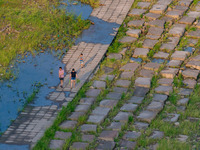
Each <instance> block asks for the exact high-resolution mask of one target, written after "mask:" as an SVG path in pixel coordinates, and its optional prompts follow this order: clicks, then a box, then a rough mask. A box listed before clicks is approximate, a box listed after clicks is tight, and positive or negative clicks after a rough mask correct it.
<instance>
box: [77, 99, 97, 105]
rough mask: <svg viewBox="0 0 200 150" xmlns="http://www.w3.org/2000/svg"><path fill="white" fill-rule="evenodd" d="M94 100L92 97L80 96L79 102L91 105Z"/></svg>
mask: <svg viewBox="0 0 200 150" xmlns="http://www.w3.org/2000/svg"><path fill="white" fill-rule="evenodd" d="M94 101H95V99H94V98H81V100H80V102H79V103H80V104H82V105H92V104H93V103H94Z"/></svg>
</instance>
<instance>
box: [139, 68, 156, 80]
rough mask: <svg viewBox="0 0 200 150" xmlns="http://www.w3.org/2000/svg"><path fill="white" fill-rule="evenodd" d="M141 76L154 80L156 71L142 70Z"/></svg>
mask: <svg viewBox="0 0 200 150" xmlns="http://www.w3.org/2000/svg"><path fill="white" fill-rule="evenodd" d="M139 74H140V76H142V77H145V78H152V77H153V75H154V71H153V70H146V69H142V70H141V71H140V72H139Z"/></svg>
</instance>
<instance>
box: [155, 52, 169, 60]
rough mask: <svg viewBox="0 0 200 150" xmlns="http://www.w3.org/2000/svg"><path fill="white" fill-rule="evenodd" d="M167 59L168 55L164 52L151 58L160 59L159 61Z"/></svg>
mask: <svg viewBox="0 0 200 150" xmlns="http://www.w3.org/2000/svg"><path fill="white" fill-rule="evenodd" d="M168 57H169V54H168V53H164V52H158V53H156V54H155V55H154V56H153V58H161V59H167V58H168Z"/></svg>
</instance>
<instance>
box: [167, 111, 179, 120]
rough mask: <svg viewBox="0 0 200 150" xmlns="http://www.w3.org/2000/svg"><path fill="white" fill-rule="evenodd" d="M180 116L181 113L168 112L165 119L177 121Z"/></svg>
mask: <svg viewBox="0 0 200 150" xmlns="http://www.w3.org/2000/svg"><path fill="white" fill-rule="evenodd" d="M179 116H180V114H172V113H169V114H167V118H165V119H164V121H167V122H177V121H178V118H179Z"/></svg>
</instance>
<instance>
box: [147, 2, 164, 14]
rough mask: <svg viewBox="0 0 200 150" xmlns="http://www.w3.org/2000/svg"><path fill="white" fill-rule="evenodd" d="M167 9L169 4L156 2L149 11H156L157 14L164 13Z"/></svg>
mask: <svg viewBox="0 0 200 150" xmlns="http://www.w3.org/2000/svg"><path fill="white" fill-rule="evenodd" d="M166 9H167V5H163V4H155V5H153V6H152V8H151V9H150V11H149V12H151V13H155V14H162V13H164V12H165V10H166Z"/></svg>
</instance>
